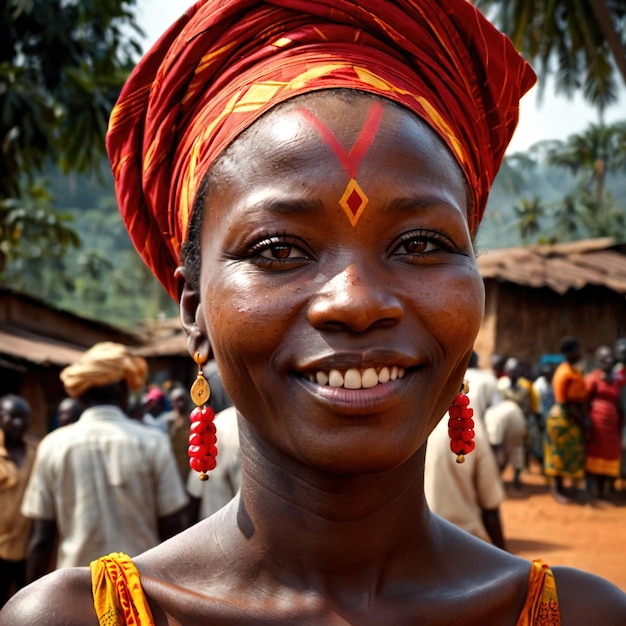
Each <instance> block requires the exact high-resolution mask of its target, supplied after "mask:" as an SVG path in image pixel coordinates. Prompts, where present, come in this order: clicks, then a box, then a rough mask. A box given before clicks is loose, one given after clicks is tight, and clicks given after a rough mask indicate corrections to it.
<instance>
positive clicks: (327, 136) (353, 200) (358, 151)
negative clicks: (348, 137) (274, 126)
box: [300, 102, 383, 226]
mask: <svg viewBox="0 0 626 626" xmlns="http://www.w3.org/2000/svg"><path fill="white" fill-rule="evenodd" d="M300 113H301V114H302V115H303V116H304V117H306V118H307V119H308V120H309V122H310V123H311V124H312V125H313V126H315V128H317V130H318V132H319V133H320V135H321V136H322V139H324V140H325V141H326V142H327V143H328V145H329V146H330V147H331V148H332V149H333V151H334V152H335V154H336V155H337V157H338V158H339V161H340V162H341V165H342V167H343V169H344V170H345V171H346V173H347V174H348V176H349V178H350V179H349V180H348V184H347V185H346V189H345V191H344V192H343V195H342V196H341V199H340V200H339V204H340V206H341V208H342V209H343V210H344V212H345V214H346V215H347V216H348V219H349V220H350V224H351V225H352V226H356V225H357V222H358V221H359V219H360V217H361V215H363V211H365V207H366V206H367V203H368V202H369V198H368V197H367V195H366V194H365V192H364V191H363V189H361V186H360V185H359V183H357V181H356V175H357V174H358V173H359V167H360V166H361V161H362V160H363V157H365V155H366V154H367V151H368V150H369V149H370V146H371V145H372V142H373V141H374V137H375V136H376V132H377V131H378V128H379V126H380V122H381V120H382V117H383V105H382V104H381V103H380V102H374V103H373V104H372V105H371V107H370V110H369V111H368V114H367V118H366V120H365V124H363V128H362V130H361V132H360V133H359V136H358V137H357V140H356V141H355V143H354V145H353V146H352V148H351V149H350V152H347V151H346V149H345V148H344V147H343V146H342V145H341V144H340V143H339V141H337V138H336V137H335V136H334V135H333V133H332V132H331V130H330V129H329V128H328V127H327V126H325V125H324V124H323V123H322V122H321V121H320V120H319V119H317V117H315V115H313V114H312V113H311V112H310V111H308V110H307V109H301V110H300Z"/></svg>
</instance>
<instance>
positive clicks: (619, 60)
mask: <svg viewBox="0 0 626 626" xmlns="http://www.w3.org/2000/svg"><path fill="white" fill-rule="evenodd" d="M589 6H590V7H591V10H592V11H593V14H594V16H595V18H596V21H597V22H598V27H599V28H600V30H601V31H602V34H603V35H604V38H605V39H606V41H607V43H608V44H609V48H610V49H611V53H612V54H613V59H614V60H615V65H616V66H617V69H618V70H619V72H620V74H621V75H622V79H623V81H624V84H625V85H626V46H624V44H623V42H622V39H621V37H620V35H619V33H618V32H617V31H616V30H615V24H613V19H612V17H611V11H610V9H609V7H608V5H607V2H606V0H589Z"/></svg>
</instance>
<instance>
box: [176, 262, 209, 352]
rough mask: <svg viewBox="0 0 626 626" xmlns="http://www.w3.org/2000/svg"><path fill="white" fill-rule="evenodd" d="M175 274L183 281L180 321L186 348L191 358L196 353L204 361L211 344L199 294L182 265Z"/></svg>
mask: <svg viewBox="0 0 626 626" xmlns="http://www.w3.org/2000/svg"><path fill="white" fill-rule="evenodd" d="M175 276H176V277H177V278H179V279H182V281H183V289H182V292H181V295H180V322H181V324H182V327H183V330H184V331H185V334H186V335H187V350H188V351H189V354H190V355H191V358H194V357H195V355H196V354H197V353H198V354H199V357H200V362H201V363H206V361H208V360H209V357H210V355H211V345H210V343H209V338H208V336H207V332H206V324H205V323H204V316H203V314H202V306H201V304H200V294H199V293H198V290H197V289H196V288H195V287H193V286H192V285H191V283H190V282H189V281H188V280H187V277H186V275H185V269H184V268H183V267H178V268H176V272H175Z"/></svg>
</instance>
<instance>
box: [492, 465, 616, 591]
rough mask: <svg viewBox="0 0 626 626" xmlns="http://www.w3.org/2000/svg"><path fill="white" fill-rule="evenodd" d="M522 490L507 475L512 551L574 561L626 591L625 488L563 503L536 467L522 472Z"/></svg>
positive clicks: (554, 561) (506, 523) (505, 514)
mask: <svg viewBox="0 0 626 626" xmlns="http://www.w3.org/2000/svg"><path fill="white" fill-rule="evenodd" d="M522 481H523V483H524V485H523V489H522V491H521V493H519V494H518V493H516V492H514V490H513V489H512V487H511V484H510V483H509V482H508V481H507V476H506V474H505V483H506V487H507V494H508V497H507V500H506V501H505V502H504V504H503V505H502V507H501V517H502V525H503V528H504V534H505V538H506V540H507V548H508V550H509V552H512V553H513V554H517V555H519V556H522V557H524V558H528V559H532V558H541V559H543V560H544V561H546V562H547V563H549V564H550V565H551V566H553V565H569V566H572V567H577V568H579V569H583V570H586V571H588V572H592V573H594V574H597V575H599V576H602V577H603V578H606V579H608V580H610V581H611V582H612V583H614V584H616V585H617V586H618V587H620V589H622V590H623V591H626V558H625V556H626V490H624V491H621V492H619V493H618V494H617V495H616V497H615V498H613V499H612V500H611V502H595V503H592V504H565V505H564V504H558V503H557V502H555V500H554V499H553V498H552V496H551V495H550V492H549V488H548V485H547V483H546V480H545V478H544V477H543V476H542V475H541V474H540V472H539V470H538V469H537V468H531V471H530V472H526V473H525V474H523V475H522Z"/></svg>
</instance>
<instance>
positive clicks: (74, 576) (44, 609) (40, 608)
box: [0, 567, 98, 626]
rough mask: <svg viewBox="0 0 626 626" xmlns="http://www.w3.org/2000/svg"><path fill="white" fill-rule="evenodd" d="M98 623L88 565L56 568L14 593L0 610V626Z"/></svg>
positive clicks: (77, 625) (80, 625)
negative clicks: (54, 570) (86, 566)
mask: <svg viewBox="0 0 626 626" xmlns="http://www.w3.org/2000/svg"><path fill="white" fill-rule="evenodd" d="M56 624H58V625H59V626H88V625H89V624H94V625H97V624H98V619H97V617H96V612H95V609H94V606H93V598H92V593H91V574H90V572H89V569H88V568H85V567H81V568H67V569H62V570H58V571H56V572H53V573H51V574H48V575H47V576H44V577H43V578H41V579H39V580H37V581H35V582H34V583H32V584H31V585H28V586H27V587H25V588H24V589H22V590H21V591H19V592H18V593H17V594H15V595H14V596H13V597H12V598H11V600H9V602H7V604H5V605H4V607H3V609H2V611H0V626H22V625H23V626H44V625H45V626H55V625H56Z"/></svg>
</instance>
